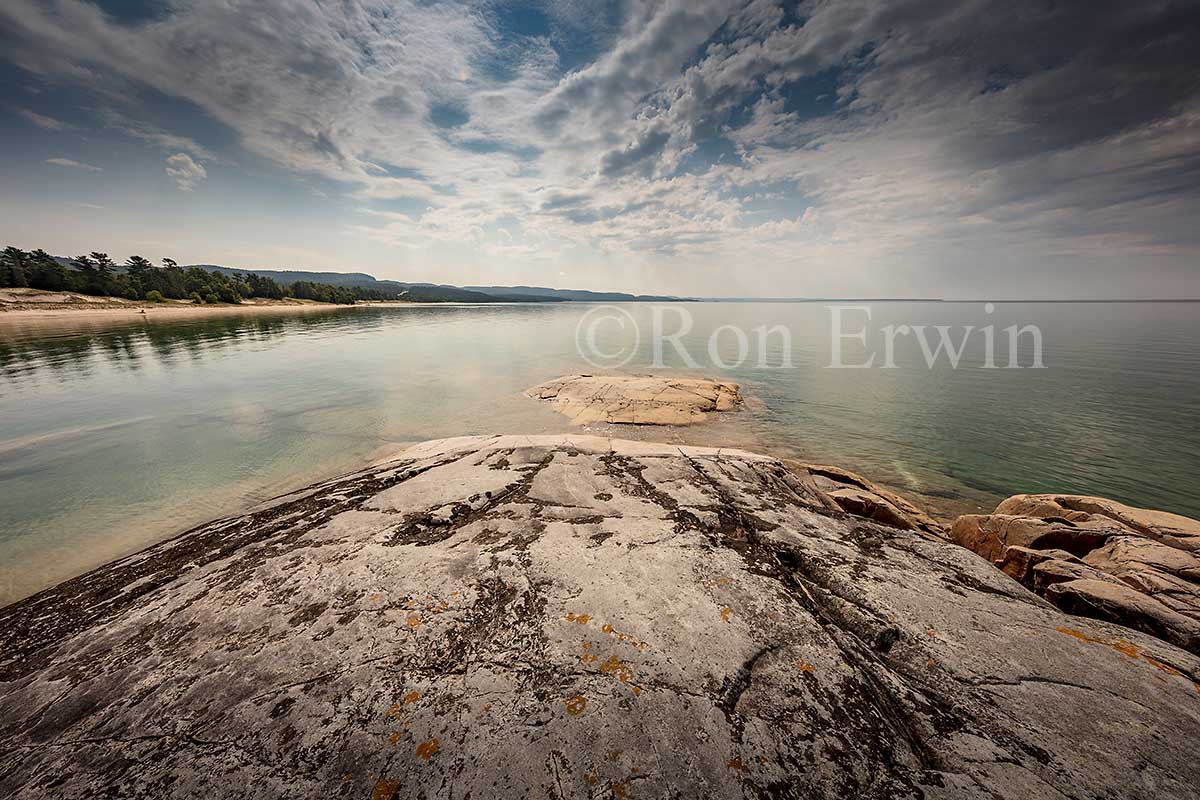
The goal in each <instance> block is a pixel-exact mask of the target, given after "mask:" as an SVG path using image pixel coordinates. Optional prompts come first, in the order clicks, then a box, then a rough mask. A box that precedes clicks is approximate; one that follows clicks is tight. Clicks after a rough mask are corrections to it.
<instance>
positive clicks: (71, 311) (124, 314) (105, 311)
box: [0, 301, 354, 323]
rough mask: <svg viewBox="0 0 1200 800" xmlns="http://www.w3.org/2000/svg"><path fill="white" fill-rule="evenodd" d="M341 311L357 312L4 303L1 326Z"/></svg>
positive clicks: (326, 306)
mask: <svg viewBox="0 0 1200 800" xmlns="http://www.w3.org/2000/svg"><path fill="white" fill-rule="evenodd" d="M339 308H354V306H348V305H334V304H332V303H316V302H302V301H298V302H295V303H243V304H239V305H232V304H230V305H203V306H197V305H192V304H185V303H179V304H175V303H142V302H136V303H135V302H129V303H127V304H115V303H113V304H109V303H94V304H93V303H90V302H89V303H70V304H67V303H64V304H61V305H52V304H48V303H21V302H18V303H0V323H3V322H4V321H16V320H63V319H79V320H84V319H112V320H118V319H135V318H138V317H142V318H147V319H149V318H165V317H201V316H223V315H230V314H247V313H249V314H261V313H276V312H280V313H290V312H314V311H330V310H334V309H339Z"/></svg>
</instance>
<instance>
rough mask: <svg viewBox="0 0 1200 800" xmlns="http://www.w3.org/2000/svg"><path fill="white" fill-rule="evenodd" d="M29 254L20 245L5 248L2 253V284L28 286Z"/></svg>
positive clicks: (0, 256) (0, 271)
mask: <svg viewBox="0 0 1200 800" xmlns="http://www.w3.org/2000/svg"><path fill="white" fill-rule="evenodd" d="M28 265H29V254H28V253H26V252H25V251H24V250H22V249H20V248H19V247H12V246H11V245H10V246H9V247H6V248H4V252H3V253H0V286H28V285H29V273H28V272H27V269H28Z"/></svg>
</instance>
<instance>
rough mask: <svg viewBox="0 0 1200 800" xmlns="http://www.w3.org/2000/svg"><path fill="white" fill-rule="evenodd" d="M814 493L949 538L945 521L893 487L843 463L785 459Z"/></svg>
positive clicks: (904, 526)
mask: <svg viewBox="0 0 1200 800" xmlns="http://www.w3.org/2000/svg"><path fill="white" fill-rule="evenodd" d="M783 463H784V464H786V465H787V466H788V467H789V468H790V469H791V470H792V471H793V472H794V473H795V474H796V475H797V476H798V477H800V479H801V480H802V481H807V482H808V484H809V485H810V487H811V489H812V490H813V492H814V493H815V494H818V495H820V496H822V497H825V498H828V500H829V501H830V504H829V508H831V509H837V510H841V511H847V512H849V513H851V514H854V515H855V516H858V517H866V518H868V519H873V520H875V521H876V522H882V523H883V524H885V525H891V526H893V527H895V528H902V529H904V530H906V531H921V532H923V533H927V534H931V535H933V536H936V537H938V538H939V539H946V538H948V535H949V534H948V532H947V530H946V528H945V526H944V525H942V524H941V523H940V522H938V521H937V520H935V519H934V518H933V517H931V516H929V515H928V514H926V513H925V512H924V511H922V510H921V509H919V508H917V507H916V506H915V505H913V504H912V503H910V502H909V501H908V500H907V499H905V498H903V497H901V496H900V495H898V494H896V493H895V492H893V491H891V490H890V489H885V488H884V487H882V486H880V485H879V484H877V483H872V482H871V481H869V480H867V479H866V478H864V477H862V476H861V475H858V474H856V473H853V472H850V471H849V470H845V469H842V468H841V467H832V466H828V465H825V464H805V463H803V462H800V461H792V460H790V459H785V460H784V462H783Z"/></svg>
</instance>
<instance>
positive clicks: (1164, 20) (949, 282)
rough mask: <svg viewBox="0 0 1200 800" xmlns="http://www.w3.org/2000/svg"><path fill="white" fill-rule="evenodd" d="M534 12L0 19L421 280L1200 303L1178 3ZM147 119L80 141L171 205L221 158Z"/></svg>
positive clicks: (178, 4) (1193, 25)
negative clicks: (249, 20)
mask: <svg viewBox="0 0 1200 800" xmlns="http://www.w3.org/2000/svg"><path fill="white" fill-rule="evenodd" d="M544 5H545V7H546V9H547V10H546V15H545V16H546V18H545V20H544V23H545V24H544V25H543V26H541V27H539V26H536V25H531V26H530V29H532V30H536V31H537V33H536V34H531V33H525V32H520V31H517V32H514V31H513V27H514V26H512V25H510V24H509V22H510V20H508V19H506V16H505V14H506V12H505V10H504V9H503V8H502V7H501V6H496V5H490V4H489V5H485V6H481V5H479V4H470V5H467V4H460V3H455V2H447V3H440V4H430V3H426V2H420V1H419V0H399V1H398V2H391V1H390V0H389V2H384V0H347V2H344V3H340V4H329V5H327V6H325V7H321V6H316V5H303V6H299V7H297V6H295V5H294V4H291V3H287V2H284V0H255V2H249V0H229V1H228V2H225V3H209V2H202V0H173V2H172V3H171V4H170V6H169V10H168V11H166V12H164V13H163V14H161V15H156V16H155V17H154V18H153V19H148V20H144V21H141V22H139V23H138V24H137V25H136V26H135V25H128V24H120V23H117V22H114V21H113V20H112V19H110V18H109V17H107V16H105V15H104V14H103V13H102V12H101V11H100V10H99V9H98V8H97V7H96V5H94V4H92V3H90V2H83V1H82V0H9V2H6V3H4V4H3V6H2V7H0V27H2V28H4V29H5V30H6V31H8V32H9V33H8V34H7V38H6V39H5V43H6V44H7V45H8V49H7V50H6V52H7V53H9V57H10V58H11V59H12V60H13V61H15V62H16V63H17V64H19V65H20V66H21V67H22V68H23V69H26V70H27V71H29V72H31V73H33V74H35V75H40V76H44V78H45V80H46V82H47V84H48V85H56V84H60V83H63V84H73V85H78V86H84V87H86V88H87V90H88V91H91V92H97V93H101V94H102V95H103V96H104V97H105V98H106V99H108V100H112V98H122V97H143V96H154V97H159V96H161V97H165V98H169V99H170V100H171V101H172V102H178V103H180V104H183V105H185V106H186V107H188V108H194V109H198V110H199V111H200V112H202V113H203V115H204V116H205V119H206V120H212V121H215V122H216V123H219V124H220V125H221V126H223V127H224V128H226V129H227V130H228V131H230V132H232V137H231V138H232V139H234V140H235V141H236V143H237V145H238V146H239V147H241V148H244V150H245V151H246V152H247V153H248V154H250V155H251V156H253V157H257V159H261V160H262V161H265V162H266V163H267V164H269V165H270V167H271V168H272V169H270V170H268V169H263V170H261V171H262V172H269V171H271V172H273V171H275V170H276V168H278V169H282V170H283V171H293V172H295V173H298V174H300V175H303V176H306V177H308V178H313V179H316V180H321V181H323V183H322V187H323V188H324V189H327V190H328V191H327V193H328V194H330V196H331V197H335V196H339V195H350V196H351V197H352V198H353V200H354V201H355V206H356V207H359V208H361V209H363V211H362V212H361V214H360V216H358V217H356V218H354V219H353V220H351V221H349V222H345V223H343V228H342V231H343V232H344V233H347V234H348V235H350V236H352V237H355V238H357V239H359V240H364V241H368V242H371V243H379V244H382V245H387V246H394V247H398V248H404V249H405V250H406V251H411V252H419V253H427V254H429V255H427V256H426V258H427V259H428V260H429V262H431V263H432V262H436V261H438V259H439V258H440V257H441V256H442V255H444V254H445V253H447V252H449V251H450V250H451V249H454V250H455V251H456V252H457V253H459V254H460V258H461V260H462V262H463V263H470V262H472V261H473V260H477V259H475V258H473V256H474V255H475V254H477V253H482V252H487V253H496V254H498V255H499V256H500V257H505V258H512V259H513V260H512V262H510V263H512V264H518V265H521V266H522V268H524V267H523V265H524V264H525V263H529V262H534V261H539V262H545V263H546V264H559V263H573V264H575V263H578V261H579V260H580V259H584V260H586V261H588V263H591V264H614V263H620V264H629V265H632V266H631V268H637V269H643V270H644V271H645V273H646V274H650V273H651V272H656V271H661V272H662V273H663V274H671V275H674V276H675V277H674V279H675V280H689V281H695V282H696V283H697V284H698V285H699V284H704V283H705V282H707V285H709V286H712V287H714V288H717V287H720V288H724V287H725V286H726V284H727V281H726V280H723V279H722V276H723V275H725V274H727V273H728V271H729V270H728V266H729V264H731V263H737V264H739V265H747V266H746V268H739V269H738V270H737V274H738V276H739V278H741V279H744V280H746V281H754V282H756V283H757V285H758V286H759V287H763V288H766V287H771V288H772V289H773V288H774V287H784V288H782V289H781V290H780V291H781V292H782V293H784V294H795V293H798V291H797V289H798V288H799V287H801V286H803V287H804V288H810V287H811V288H813V289H814V291H815V290H816V287H825V286H828V287H841V288H842V289H844V290H845V291H853V290H854V289H856V288H860V287H861V286H863V285H865V286H870V287H872V288H874V289H875V290H877V291H887V290H888V289H889V288H896V289H897V290H904V291H908V290H913V291H916V290H918V289H922V290H924V289H929V288H931V287H942V288H945V287H951V288H952V287H954V286H956V285H962V284H963V283H964V282H965V283H967V284H970V285H972V286H976V287H979V286H982V285H984V284H988V283H989V282H990V284H991V285H994V286H997V287H1000V288H1003V287H1006V286H1013V285H1026V286H1030V287H1035V288H1040V287H1042V286H1045V285H1048V283H1049V281H1048V279H1044V274H1045V273H1047V272H1049V273H1053V275H1055V276H1056V280H1057V281H1058V285H1062V286H1064V287H1068V288H1069V287H1071V286H1073V285H1079V284H1080V282H1081V281H1084V280H1087V278H1088V276H1089V273H1088V270H1089V269H1092V268H1093V265H1095V264H1097V263H1099V262H1101V261H1103V262H1105V263H1106V264H1108V265H1109V266H1106V267H1104V269H1105V270H1107V271H1106V272H1105V274H1106V275H1110V276H1111V275H1120V274H1122V273H1121V270H1122V269H1124V270H1125V271H1126V272H1127V273H1128V275H1129V277H1128V279H1127V280H1126V284H1127V285H1128V286H1130V287H1134V288H1137V287H1138V285H1139V279H1140V276H1139V274H1138V271H1137V270H1132V269H1129V268H1128V265H1129V264H1132V263H1143V262H1144V256H1145V255H1146V254H1147V253H1153V254H1154V255H1155V257H1156V258H1161V259H1163V261H1162V263H1163V264H1164V265H1165V266H1163V267H1162V269H1161V272H1160V273H1157V279H1159V280H1161V281H1162V282H1163V285H1166V282H1168V281H1172V280H1174V281H1177V282H1185V283H1189V285H1190V286H1192V287H1194V288H1200V287H1196V281H1197V271H1196V270H1195V269H1194V265H1195V264H1196V263H1197V259H1200V241H1198V240H1200V233H1197V232H1196V231H1197V229H1196V228H1195V226H1194V225H1193V224H1191V223H1190V221H1189V220H1191V219H1195V218H1196V216H1197V215H1198V214H1200V149H1197V148H1196V147H1195V145H1194V143H1195V141H1196V138H1197V136H1198V135H1200V79H1197V77H1196V76H1197V75H1200V48H1196V47H1195V46H1194V42H1195V41H1197V40H1198V39H1200V10H1197V9H1196V7H1195V6H1194V4H1178V3H1172V2H1170V1H1169V0H1144V2H1140V3H1133V4H1131V3H1127V2H1116V0H1094V2H1090V3H1087V4H1084V3H1073V2H1067V3H1046V4H1031V5H1029V7H1027V8H1024V9H1023V10H1022V12H1021V13H1013V14H996V13H995V11H994V8H993V7H992V5H991V4H989V3H987V2H984V0H962V1H961V2H949V0H894V2H889V3H878V2H875V0H838V1H837V2H828V1H827V0H807V1H806V2H802V3H800V4H799V6H798V7H797V5H796V4H794V3H787V4H785V3H782V2H775V0H748V2H733V1H732V0H664V2H659V3H646V2H629V3H621V4H613V5H611V6H608V5H606V6H604V7H603V8H602V9H601V8H600V7H598V6H596V4H592V3H584V2H581V1H580V0H556V2H553V3H546V4H544ZM528 13H530V14H535V13H537V12H536V11H530V12H528ZM247 14H253V15H254V16H255V18H256V19H261V20H262V21H263V24H262V25H247V24H245V19H246V15H247ZM149 117H150V115H139V114H138V113H137V109H136V108H131V109H129V111H128V112H126V111H125V110H124V109H123V110H122V112H121V114H120V116H116V115H113V116H111V117H110V118H109V119H108V124H109V125H110V126H117V127H120V128H121V129H122V130H123V131H124V132H125V133H126V134H127V135H130V136H132V137H134V138H136V139H139V140H142V141H146V142H148V143H151V144H153V145H154V146H156V147H161V148H163V149H164V150H165V151H166V152H167V153H170V154H172V155H171V157H170V158H169V159H168V167H167V169H168V174H170V175H171V177H172V178H174V179H175V180H176V182H177V185H179V187H180V188H181V189H184V190H188V189H190V188H192V187H194V186H195V185H197V183H198V182H199V181H200V180H203V179H204V178H205V169H204V166H202V164H203V163H209V164H211V163H216V162H218V161H220V160H223V161H224V162H225V163H229V161H230V159H229V158H228V157H227V156H228V154H227V153H226V152H224V151H221V152H212V151H211V150H210V149H208V148H205V147H203V146H201V145H199V144H198V143H197V141H196V139H197V138H199V139H200V140H202V141H204V142H206V143H208V142H210V141H212V140H210V139H209V138H205V137H204V136H200V135H199V134H197V133H196V132H195V131H192V130H189V129H186V128H185V127H181V129H180V130H179V131H171V132H168V131H164V130H162V129H161V128H160V127H158V126H156V125H153V124H151V123H150V122H149V121H148V118H149ZM27 118H28V117H27ZM154 118H155V119H158V120H159V121H160V122H161V121H162V120H164V119H167V117H165V116H163V115H159V116H157V117H154ZM35 124H36V123H35ZM186 134H195V135H186ZM212 149H215V150H220V148H216V147H213V148H212ZM242 161H243V159H242V158H241V154H239V158H238V162H239V163H242ZM326 182H327V183H326ZM333 187H341V190H339V189H337V188H333ZM399 199H405V200H404V202H413V203H419V205H420V207H421V208H422V209H423V210H422V211H421V213H420V214H411V213H396V212H395V211H394V209H395V201H397V200H399ZM389 203H390V204H391V205H390V206H389ZM501 231H503V233H501ZM439 248H442V249H439ZM489 248H490V249H489ZM1085 261H1086V262H1088V263H1085ZM1122 264H1124V265H1125V266H1124V267H1122ZM1095 268H1096V269H1099V268H1100V267H1095ZM581 272H583V270H580V271H579V272H575V273H573V274H579V273H581ZM547 274H557V267H555V271H554V272H553V273H547ZM1144 274H1145V269H1144V268H1143V270H1142V271H1141V275H1144ZM853 281H858V282H859V283H858V284H857V285H851V283H850V282H853ZM664 288H665V287H664ZM830 290H832V289H830ZM681 291H683V290H681ZM687 291H689V292H692V293H695V292H696V291H697V289H688V290H687ZM1016 293H1020V291H1017V292H1016Z"/></svg>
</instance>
